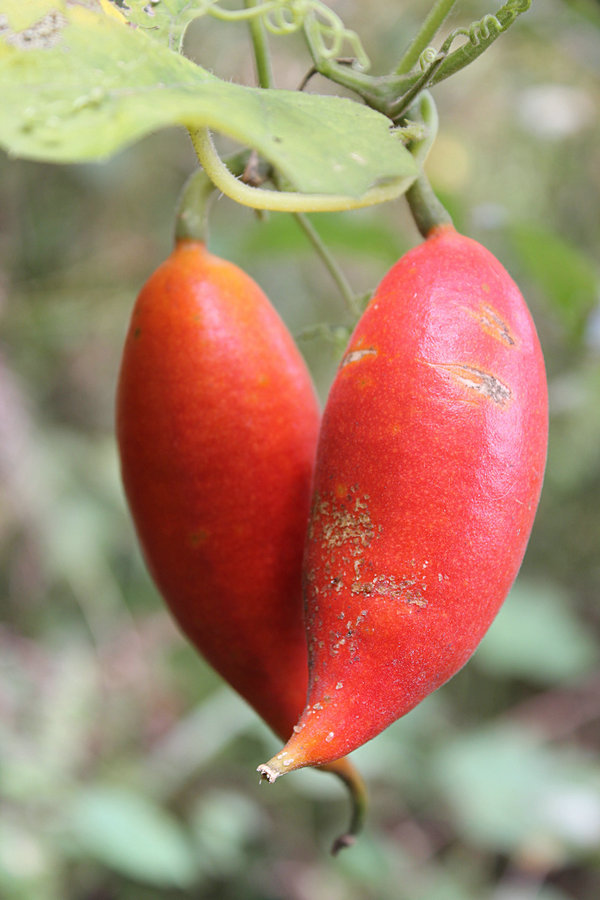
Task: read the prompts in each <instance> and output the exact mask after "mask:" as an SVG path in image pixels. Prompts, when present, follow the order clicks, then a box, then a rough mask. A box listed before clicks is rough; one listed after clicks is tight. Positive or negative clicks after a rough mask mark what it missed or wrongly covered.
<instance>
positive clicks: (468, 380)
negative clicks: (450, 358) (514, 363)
mask: <svg viewBox="0 0 600 900" xmlns="http://www.w3.org/2000/svg"><path fill="white" fill-rule="evenodd" d="M429 365H430V366H432V367H433V368H434V369H441V370H442V371H444V372H448V374H449V375H451V376H452V378H454V380H455V381H457V382H458V383H459V384H462V385H464V386H465V387H467V388H469V389H470V390H473V391H475V392H476V393H477V394H479V395H480V396H482V397H487V398H488V399H489V400H493V402H494V403H497V404H498V406H507V404H508V403H509V401H510V400H511V398H512V394H511V390H510V388H509V387H508V385H506V384H504V383H503V382H502V381H500V379H499V378H497V377H496V375H492V373H491V372H485V371H484V370H483V369H478V368H476V366H468V365H462V364H461V363H429Z"/></svg>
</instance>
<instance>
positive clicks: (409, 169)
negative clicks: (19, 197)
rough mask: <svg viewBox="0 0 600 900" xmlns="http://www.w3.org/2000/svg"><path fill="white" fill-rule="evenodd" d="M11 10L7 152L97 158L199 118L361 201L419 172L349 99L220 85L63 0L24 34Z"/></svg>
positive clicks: (291, 171) (3, 125)
mask: <svg viewBox="0 0 600 900" xmlns="http://www.w3.org/2000/svg"><path fill="white" fill-rule="evenodd" d="M51 4H52V0H46V5H47V8H48V9H49V10H50V8H51ZM19 7H20V3H19V2H17V0H7V2H6V7H5V8H6V10H7V12H6V14H5V15H4V17H3V21H4V28H2V29H0V92H1V93H2V104H1V106H0V145H2V146H4V147H6V149H7V150H9V152H10V153H12V154H14V155H17V156H23V157H29V158H32V159H39V160H47V161H50V162H80V161H86V160H100V159H105V158H106V157H108V156H109V155H111V154H113V153H115V152H117V151H118V150H120V149H121V148H123V147H124V146H126V145H127V144H130V143H132V142H133V141H135V140H137V139H139V138H141V137H143V136H144V135H146V134H149V133H150V132H152V131H155V130H157V129H158V128H164V127H166V126H172V125H182V126H185V127H188V128H190V129H198V128H201V127H204V126H205V127H208V128H211V129H213V130H215V131H217V132H220V133H222V134H224V135H227V136H228V137H229V138H232V139H233V140H234V141H236V142H238V143H239V144H242V145H244V146H249V147H252V148H254V149H256V150H257V151H258V152H259V153H260V154H261V155H262V156H263V157H265V158H266V159H267V160H268V161H269V162H271V163H272V164H273V165H274V166H275V167H276V168H277V169H278V170H279V172H280V173H281V174H282V175H283V176H284V178H285V179H286V180H287V181H288V182H289V183H290V184H291V185H292V187H293V188H295V189H296V190H298V191H302V192H304V193H309V194H311V193H324V194H336V195H338V194H342V195H346V196H349V197H360V196H361V195H362V194H364V193H365V192H366V191H367V190H369V188H371V187H374V186H378V185H381V184H387V183H389V182H395V181H396V180H398V179H404V178H411V177H413V176H414V175H415V174H416V167H415V163H414V160H413V159H412V156H411V155H410V154H409V153H408V151H407V150H406V149H405V148H404V147H403V146H402V145H401V144H400V142H399V140H398V138H397V137H395V136H394V135H393V134H392V133H391V132H390V129H389V121H388V120H387V119H386V118H385V117H384V116H382V115H380V114H379V113H376V112H374V111H373V110H370V109H368V108H367V107H365V106H362V105H360V104H358V103H355V102H354V101H351V100H348V99H344V98H340V97H324V96H319V95H316V94H305V93H302V92H299V91H279V90H260V89H258V88H249V87H245V86H242V85H239V84H231V83H228V82H224V81H221V80H220V79H218V78H216V77H215V76H213V75H211V74H209V73H208V72H206V71H205V70H204V69H202V68H200V67H199V66H197V65H195V64H194V63H192V62H190V61H189V60H187V59H185V58H184V57H182V56H179V55H178V54H176V53H174V52H172V51H171V50H169V49H167V48H165V47H162V46H160V44H157V43H156V42H154V41H152V40H151V39H150V38H148V37H147V36H146V35H145V34H144V33H143V32H142V31H141V30H140V29H133V28H129V27H126V26H125V25H123V24H122V23H120V22H119V21H117V20H116V19H114V18H112V17H109V16H105V15H103V14H99V13H95V12H93V11H92V10H90V9H88V8H84V7H82V6H74V7H71V6H69V5H68V4H67V3H66V0H63V4H62V6H61V7H60V8H59V9H56V8H54V12H47V13H46V15H45V16H42V17H41V18H38V19H36V20H35V21H34V23H33V24H32V25H31V26H30V31H31V33H32V34H34V35H36V37H35V38H34V39H32V40H28V41H24V38H23V34H24V32H23V31H22V30H19V27H20V26H21V25H22V23H23V17H22V16H21V17H19V16H18V15H17V12H16V11H17V10H18V9H19ZM41 7H42V4H41V3H40V5H39V6H36V10H37V13H39V12H40V9H41ZM54 7H56V3H55V4H54Z"/></svg>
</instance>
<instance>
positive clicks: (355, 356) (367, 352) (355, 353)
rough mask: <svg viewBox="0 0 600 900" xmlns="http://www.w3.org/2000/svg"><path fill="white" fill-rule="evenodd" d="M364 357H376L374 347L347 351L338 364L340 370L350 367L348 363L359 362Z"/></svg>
mask: <svg viewBox="0 0 600 900" xmlns="http://www.w3.org/2000/svg"><path fill="white" fill-rule="evenodd" d="M365 356H377V350H376V349H375V348H374V347H364V348H363V349H361V350H348V352H347V353H346V355H345V356H344V358H343V359H342V361H341V363H340V368H341V369H343V368H344V366H348V365H350V363H355V362H359V361H360V360H361V359H364V358H365Z"/></svg>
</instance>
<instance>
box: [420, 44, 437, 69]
mask: <svg viewBox="0 0 600 900" xmlns="http://www.w3.org/2000/svg"><path fill="white" fill-rule="evenodd" d="M437 56H438V52H437V50H436V49H435V47H426V48H425V50H423V52H422V53H421V55H420V57H419V68H420V69H421V71H422V72H426V71H427V70H428V69H429V67H430V66H431V65H432V63H434V62H435V61H436V59H437Z"/></svg>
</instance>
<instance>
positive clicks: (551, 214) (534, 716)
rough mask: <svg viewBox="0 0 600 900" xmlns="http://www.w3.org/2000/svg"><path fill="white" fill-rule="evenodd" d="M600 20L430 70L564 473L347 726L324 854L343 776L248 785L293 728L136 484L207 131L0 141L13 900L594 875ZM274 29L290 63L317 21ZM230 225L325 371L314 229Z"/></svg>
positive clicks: (368, 278)
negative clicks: (535, 356) (454, 618)
mask: <svg viewBox="0 0 600 900" xmlns="http://www.w3.org/2000/svg"><path fill="white" fill-rule="evenodd" d="M422 6H423V5H422V4H421V3H417V2H416V0H411V2H405V3H404V4H402V14H401V15H400V16H398V17H397V19H398V21H397V22H396V17H395V16H394V15H392V14H391V13H390V8H389V4H387V3H384V2H383V0H376V2H372V3H370V4H368V5H366V4H361V3H358V2H352V0H346V2H339V3H337V4H336V10H337V11H338V12H340V14H341V15H342V16H343V17H344V18H345V20H346V21H347V22H348V24H350V25H351V26H352V27H354V28H356V30H357V31H358V32H359V33H360V34H361V36H362V37H363V38H364V41H365V44H366V46H367V50H368V52H369V54H370V55H371V57H372V58H373V59H374V60H379V61H381V69H385V67H386V65H387V64H388V63H389V62H391V61H392V60H393V59H394V58H395V57H396V56H397V55H398V49H399V48H401V47H402V46H404V45H405V44H406V42H407V39H408V36H409V34H410V33H411V30H412V29H414V27H415V24H416V23H417V22H418V20H419V18H420V16H421V15H422ZM459 10H460V17H461V20H462V19H463V17H464V18H468V15H469V14H472V17H476V16H477V15H482V14H483V13H484V12H486V11H488V10H487V9H485V8H484V5H483V4H481V3H480V2H475V0H474V2H465V3H463V4H459ZM392 19H394V21H391V20H392ZM452 24H454V23H452ZM456 24H458V22H457V23H456ZM598 24H599V18H598V4H597V3H595V2H592V0H572V2H559V0H545V2H544V3H534V4H533V6H532V9H531V10H530V12H529V13H528V14H527V15H526V16H524V17H523V18H522V19H521V20H520V22H519V24H518V26H517V27H515V28H514V29H513V30H512V31H511V32H510V34H509V35H508V36H506V37H505V38H504V39H503V40H500V41H498V42H497V44H496V45H495V46H494V48H493V49H492V50H490V51H489V52H488V53H486V54H485V56H483V57H482V58H481V59H480V60H479V61H478V62H477V63H476V64H475V65H474V66H473V67H472V68H471V69H469V70H466V71H465V72H464V73H461V74H460V75H459V76H457V77H456V78H454V79H451V80H450V81H449V82H447V83H445V84H443V85H441V86H440V87H439V88H438V89H436V98H437V101H438V106H439V111H440V117H441V132H440V137H439V140H438V142H437V144H436V147H435V149H434V151H433V153H432V155H431V159H430V162H429V170H430V176H431V178H432V180H433V181H434V183H435V185H436V187H437V189H438V191H439V193H440V195H441V196H442V197H443V199H444V201H445V202H446V203H447V205H448V206H449V208H450V209H451V210H452V213H453V215H454V217H455V221H456V224H457V226H458V227H460V228H461V229H462V230H463V231H465V232H466V233H468V234H470V235H472V236H473V237H475V238H477V239H478V240H480V241H481V242H482V243H484V244H485V245H486V246H488V247H489V248H490V249H491V250H492V252H494V253H495V254H496V255H497V256H498V257H499V258H500V259H501V260H502V262H503V263H504V264H505V265H506V267H507V268H508V269H509V271H511V273H512V274H513V275H514V277H515V278H516V279H517V281H518V282H519V284H520V286H521V288H522V290H523V293H524V295H525V297H526V298H527V299H528V301H529V303H530V305H531V309H532V312H533V314H534V317H535V319H536V322H537V325H538V328H539V332H540V336H541V339H542V343H543V346H544V351H545V355H546V361H547V368H548V376H549V382H550V399H551V414H552V418H551V433H550V453H549V460H548V471H547V478H546V484H545V488H544V493H543V497H542V502H541V506H540V510H539V515H538V518H537V520H536V524H535V527H534V532H533V535H532V539H531V542H530V546H529V550H528V553H527V555H526V558H525V562H524V565H523V569H522V572H521V575H520V577H519V579H518V581H517V584H516V586H515V588H514V589H513V591H512V593H511V596H510V597H509V599H508V601H507V603H506V604H505V607H504V609H503V610H502V612H501V613H500V615H499V617H498V620H497V622H496V623H495V625H494V626H493V627H492V629H491V631H490V632H489V634H488V636H487V637H486V638H485V639H484V641H483V643H482V645H481V648H480V649H479V651H478V652H477V653H476V655H475V657H474V659H473V661H472V662H471V663H469V664H468V665H467V666H466V667H465V669H464V670H463V671H462V672H461V673H460V674H459V675H458V676H456V677H455V678H454V679H453V680H452V681H451V682H450V683H449V684H447V685H446V686H445V687H443V688H442V689H441V690H440V691H438V692H437V693H436V694H434V695H433V696H431V697H429V698H428V699H427V700H426V701H425V702H424V703H422V704H421V705H420V706H419V707H418V708H417V709H416V710H414V711H413V712H412V713H410V714H409V715H408V716H406V717H405V718H404V719H402V720H400V721H399V722H397V723H395V724H394V725H393V726H392V727H391V728H389V729H388V730H387V731H386V732H384V733H383V734H382V735H380V736H379V737H378V738H376V739H375V740H374V741H372V742H370V743H369V744H367V745H366V746H365V747H363V748H361V749H360V750H359V751H357V752H356V753H355V754H354V757H355V760H356V763H357V765H358V766H359V768H360V769H361V770H362V771H363V773H364V775H365V777H366V778H367V780H368V783H369V787H370V792H371V812H370V818H369V825H368V829H367V832H366V834H365V835H364V836H363V837H362V838H361V840H360V841H359V842H358V843H357V845H356V846H355V847H354V848H353V849H352V850H349V851H345V852H344V853H343V854H341V855H340V856H339V858H336V859H332V858H330V857H329V856H328V853H327V851H328V847H329V844H330V841H331V839H332V837H333V836H334V835H335V834H336V833H338V831H339V830H340V827H341V826H342V825H343V824H344V817H345V816H346V815H347V806H346V802H347V801H346V798H345V796H344V793H343V790H342V789H341V788H340V787H339V786H338V784H337V783H336V782H334V781H333V780H332V779H330V778H329V777H326V776H324V775H322V774H320V773H316V772H311V771H303V772H300V773H297V774H294V775H293V776H292V777H290V778H289V779H284V780H283V782H281V783H278V784H277V786H276V787H273V788H267V787H262V788H260V790H259V789H258V786H257V778H256V776H255V775H254V774H253V771H254V767H255V765H256V764H257V763H258V762H260V761H261V760H262V759H264V758H266V757H267V756H269V755H270V754H271V752H272V751H273V749H275V747H276V742H275V740H274V738H273V737H272V736H271V734H270V733H269V732H268V730H267V728H266V727H265V726H264V725H263V724H262V723H260V722H259V721H257V719H256V717H255V716H254V714H253V713H252V712H251V711H250V710H249V709H247V708H246V706H245V705H244V704H243V703H242V701H241V700H239V698H237V697H236V696H235V695H233V693H232V692H230V691H229V689H228V688H227V687H225V686H223V685H222V684H221V683H220V681H219V679H218V678H217V677H216V676H215V675H214V674H213V673H212V672H211V671H210V669H209V668H208V666H207V665H206V664H205V663H204V662H203V661H202V660H200V659H199V658H198V657H197V656H196V655H195V654H194V653H193V651H192V650H191V649H190V648H189V647H188V646H187V645H186V644H185V643H184V641H183V640H182V638H181V637H180V636H179V635H178V633H177V632H176V630H175V628H174V626H173V625H172V623H171V621H170V619H169V618H168V616H167V614H166V612H165V610H164V609H163V606H162V604H161V601H160V599H159V597H158V596H157V594H156V591H155V589H154V588H153V586H152V585H151V583H150V580H149V577H148V576H147V574H146V573H145V570H144V568H143V565H142V562H141V559H140V555H139V551H138V548H137V546H136V543H135V539H134V535H133V530H132V526H131V523H130V521H129V518H128V515H127V512H126V509H125V505H124V501H123V497H122V493H121V488H120V484H119V477H118V467H117V461H116V453H115V445H114V436H113V421H112V419H113V396H114V388H115V383H116V377H117V370H118V363H119V356H120V351H121V345H122V341H123V337H124V333H125V328H126V324H127V320H128V316H129V312H130V309H131V306H132V303H133V300H134V297H135V295H136V293H137V291H138V289H139V286H140V285H141V284H142V283H143V281H144V280H145V278H146V277H147V276H148V275H149V274H150V272H151V271H152V270H153V269H154V268H155V267H156V265H158V263H159V262H160V261H161V260H162V259H163V258H164V257H165V256H166V255H167V254H168V252H169V249H170V246H171V227H172V211H173V209H174V206H175V202H176V198H177V194H178V192H179V190H180V187H181V185H182V184H183V181H184V179H185V177H186V175H187V173H188V172H189V171H190V170H191V169H192V167H193V165H194V158H193V154H192V151H191V148H190V146H189V145H188V143H187V140H186V138H185V136H184V135H183V134H182V133H181V132H179V131H172V132H162V133H160V134H157V135H155V136H152V137H150V138H148V139H146V140H144V141H143V142H142V143H140V144H139V145H137V146H135V147H132V148H131V149H129V150H127V151H125V152H123V153H121V154H120V155H119V156H117V157H116V158H115V159H113V160H112V161H111V162H109V163H108V164H106V165H102V166H95V165H86V166H70V167H52V166H46V165H39V164H34V163H31V162H26V161H19V160H13V159H7V158H2V159H1V160H0V323H1V329H2V331H1V338H0V808H1V811H2V814H1V817H0V897H2V898H3V900H4V898H6V900H142V898H143V900H152V898H157V900H158V898H160V900H171V898H173V900H175V898H183V897H185V898H190V900H192V898H195V900H212V898H215V900H217V898H218V900H321V898H323V900H359V898H360V900H371V898H372V900H387V898H390V900H392V898H393V900H404V898H406V900H596V898H597V897H598V896H600V854H599V847H600V791H599V788H600V763H599V761H598V749H599V746H600V668H599V646H600V642H599V633H600V616H599V613H598V603H597V598H598V596H599V594H600V552H599V549H600V513H599V509H600V453H599V452H598V447H599V446H600V416H599V415H598V398H599V397H600V292H599V290H598V285H599V260H598V255H597V252H598V246H600V217H599V215H598V210H599V208H600V204H599V200H600V167H599V164H598V160H599V158H598V145H599V138H600V120H599V117H598V112H597V111H598V109H599V108H600V79H599V78H598V75H599V69H600V29H598V27H597V26H598ZM273 47H274V51H275V71H276V73H277V77H278V79H279V82H280V84H281V86H283V87H294V86H296V85H297V84H298V83H299V81H300V80H301V78H302V76H303V74H304V73H305V71H306V68H307V61H306V57H305V55H304V52H303V48H302V46H301V44H300V43H299V42H297V41H295V39H292V40H291V41H290V42H286V41H285V40H284V39H283V38H282V39H278V40H275V41H274V42H273ZM187 52H188V55H189V56H190V57H191V58H193V59H197V60H199V61H200V62H202V64H203V65H204V66H206V68H208V69H213V70H214V71H215V72H216V73H217V74H219V75H220V76H222V77H226V78H231V79H234V80H238V81H246V82H252V80H253V74H252V65H251V58H250V53H249V45H248V41H247V34H246V31H245V29H244V28H243V27H242V26H224V25H222V24H219V23H215V22H209V23H208V22H207V23H204V22H203V23H196V24H195V25H194V26H193V27H192V29H191V34H190V37H189V40H188V46H187ZM310 89H311V90H315V91H321V90H323V91H326V90H329V88H328V87H327V85H326V84H325V82H323V81H322V79H317V78H315V79H314V81H312V82H311V84H310ZM313 221H314V222H315V224H316V226H317V227H318V228H319V230H320V231H321V232H322V234H323V236H324V237H325V238H326V240H327V242H328V244H329V245H330V247H331V248H332V250H333V251H334V253H335V254H336V256H337V257H338V259H339V260H340V262H341V264H342V265H343V267H344V269H345V271H346V273H347V275H348V277H349V278H350V279H351V281H352V283H353V285H354V286H355V288H356V290H357V292H360V293H366V292H368V291H369V290H371V289H372V288H373V287H374V286H375V285H376V283H377V281H378V280H379V279H380V278H381V276H382V275H383V273H384V272H385V270H386V268H387V267H388V266H389V265H390V264H391V263H392V262H393V261H394V260H395V259H396V258H397V256H398V255H399V254H400V253H402V252H403V251H404V250H405V249H406V248H408V247H409V246H411V245H412V244H414V243H415V242H416V240H417V235H416V231H415V229H414V227H413V226H412V224H411V222H410V218H409V216H408V214H407V212H406V209H405V207H404V204H403V203H395V204H390V205H387V206H384V207H379V208H376V209H373V210H365V211H361V212H355V213H352V214H346V215H343V214H340V215H337V214H336V215H328V216H320V217H319V216H315V217H314V218H313ZM212 228H213V234H212V246H213V249H214V250H215V252H217V253H220V254H222V255H224V256H226V257H228V258H230V259H232V260H234V261H235V262H237V263H238V264H240V265H242V266H243V267H245V268H246V269H247V270H248V271H249V272H250V273H251V274H252V275H253V276H254V277H255V278H256V279H257V280H258V281H259V282H260V283H261V284H262V285H263V287H264V288H265V289H266V291H267V293H268V294H269V296H270V297H271V298H272V300H273V302H274V303H275V305H276V306H277V307H278V309H279V310H280V312H281V314H282V315H283V316H284V318H285V319H286V321H287V322H288V324H289V325H290V327H291V328H292V330H293V331H294V333H296V334H301V333H302V334H303V335H304V336H303V337H302V338H301V347H302V349H303V351H304V352H305V354H306V357H307V359H308V361H309V363H310V365H311V368H312V370H313V373H314V375H315V378H316V379H317V382H318V384H319V389H320V392H321V395H322V396H323V397H325V395H326V392H327V385H328V383H329V381H330V379H331V377H332V374H333V371H334V369H335V365H336V359H337V355H338V353H339V340H338V341H337V342H336V340H335V338H336V337H339V336H340V335H343V333H344V329H345V328H347V327H349V326H350V325H351V324H352V322H351V318H350V316H349V314H348V312H347V311H346V310H345V308H344V306H343V303H342V301H341V299H340V298H339V297H338V296H337V294H336V293H335V289H334V286H333V285H332V284H331V283H330V281H329V278H328V275H327V273H326V272H325V271H323V270H322V269H321V267H320V264H319V262H318V260H316V259H315V257H314V254H313V252H312V250H311V249H310V247H309V246H308V244H307V243H306V239H305V237H304V236H303V234H302V233H301V232H300V231H299V229H298V228H297V226H296V225H295V223H294V222H293V221H292V220H290V219H288V218H286V217H285V216H283V215H273V216H271V217H270V218H268V219H265V218H264V217H258V216H255V215H254V214H253V213H251V212H250V211H248V210H240V209H237V208H233V205H232V204H231V203H229V202H228V201H225V200H223V201H221V202H218V203H217V204H216V205H215V209H214V217H213V226H212ZM319 325H323V326H324V327H322V328H319V327H316V326H319ZM332 338H333V339H332ZM490 564H491V565H493V560H491V561H490Z"/></svg>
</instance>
